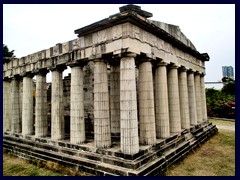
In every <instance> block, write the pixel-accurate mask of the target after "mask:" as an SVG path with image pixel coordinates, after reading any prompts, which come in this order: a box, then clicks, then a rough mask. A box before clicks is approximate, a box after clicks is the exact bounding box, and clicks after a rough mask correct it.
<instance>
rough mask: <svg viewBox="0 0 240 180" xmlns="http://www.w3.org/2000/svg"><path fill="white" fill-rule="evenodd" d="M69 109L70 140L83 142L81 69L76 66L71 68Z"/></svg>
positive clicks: (83, 121) (83, 122) (74, 142)
mask: <svg viewBox="0 0 240 180" xmlns="http://www.w3.org/2000/svg"><path fill="white" fill-rule="evenodd" d="M71 72H72V73H71V106H70V108H71V110H70V118H71V119H70V142H71V143H73V144H78V143H83V142H84V141H85V140H86V139H85V120H84V106H83V105H84V104H83V70H82V67H80V66H76V67H72V68H71Z"/></svg>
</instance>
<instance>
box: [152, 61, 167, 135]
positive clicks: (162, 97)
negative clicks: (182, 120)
mask: <svg viewBox="0 0 240 180" xmlns="http://www.w3.org/2000/svg"><path fill="white" fill-rule="evenodd" d="M166 66H167V63H165V62H161V63H159V64H158V65H157V68H156V70H155V104H156V107H155V113H156V134H157V138H158V139H160V138H168V137H169V136H170V122H169V108H168V86H167V67H166Z"/></svg>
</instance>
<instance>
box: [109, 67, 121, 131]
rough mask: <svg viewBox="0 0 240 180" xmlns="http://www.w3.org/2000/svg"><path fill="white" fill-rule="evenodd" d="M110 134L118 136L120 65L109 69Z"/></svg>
mask: <svg viewBox="0 0 240 180" xmlns="http://www.w3.org/2000/svg"><path fill="white" fill-rule="evenodd" d="M110 68H111V69H110V109H111V110H110V113H111V117H110V119H111V133H113V134H118V135H120V65H119V63H117V64H112V65H111V67H110Z"/></svg>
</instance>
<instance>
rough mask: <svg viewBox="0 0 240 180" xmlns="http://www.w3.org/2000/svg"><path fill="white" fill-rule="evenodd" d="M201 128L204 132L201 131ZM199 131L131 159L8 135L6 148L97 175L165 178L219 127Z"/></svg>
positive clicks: (143, 150)
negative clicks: (163, 176) (173, 166)
mask: <svg viewBox="0 0 240 180" xmlns="http://www.w3.org/2000/svg"><path fill="white" fill-rule="evenodd" d="M200 128H201V129H202V130H200V131H198V129H200ZM198 129H197V128H196V129H193V130H194V134H192V133H191V132H189V131H188V132H187V131H185V132H183V133H181V134H179V135H174V134H173V135H172V136H171V137H170V138H168V139H166V140H158V143H157V144H156V145H155V146H144V147H145V148H143V147H141V151H140V152H139V154H138V155H137V156H129V155H128V156H126V157H127V158H126V157H125V156H124V157H123V156H122V154H121V153H118V152H117V151H111V150H110V149H100V150H99V149H96V148H94V147H91V146H88V145H86V144H85V145H76V144H70V143H69V142H66V141H58V142H54V141H52V140H51V139H49V138H35V137H33V136H24V137H23V136H22V135H17V134H15V135H11V134H6V133H5V134H4V139H3V147H4V148H5V149H7V150H8V151H10V152H12V153H13V154H16V155H18V156H20V157H24V158H26V159H31V158H32V159H34V158H35V159H39V160H44V161H46V160H50V161H54V162H57V163H59V164H62V165H64V166H68V167H71V168H75V169H78V170H82V171H85V172H88V173H91V174H95V175H101V176H102V175H104V176H106V175H109V176H113V175H121V176H140V175H141V176H143V175H161V174H163V173H164V171H165V170H166V168H167V167H168V166H170V165H171V164H173V163H175V162H177V161H179V160H180V159H182V158H183V157H185V156H186V155H187V154H188V153H189V152H190V151H191V150H192V149H194V148H196V147H197V146H199V144H201V143H203V142H204V141H206V140H207V139H208V138H209V137H211V136H212V135H213V134H214V133H216V132H217V128H216V126H215V125H212V124H210V123H209V124H207V125H203V126H199V127H198ZM186 137H187V138H186ZM115 146H116V144H115ZM131 158H132V159H131Z"/></svg>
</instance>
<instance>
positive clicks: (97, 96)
mask: <svg viewBox="0 0 240 180" xmlns="http://www.w3.org/2000/svg"><path fill="white" fill-rule="evenodd" d="M94 63H95V64H94V143H95V146H96V147H98V148H106V147H110V145H111V130H110V117H109V92H108V76H107V64H106V63H105V62H104V61H102V60H97V61H95V62H94Z"/></svg>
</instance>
